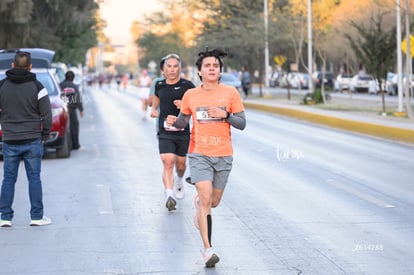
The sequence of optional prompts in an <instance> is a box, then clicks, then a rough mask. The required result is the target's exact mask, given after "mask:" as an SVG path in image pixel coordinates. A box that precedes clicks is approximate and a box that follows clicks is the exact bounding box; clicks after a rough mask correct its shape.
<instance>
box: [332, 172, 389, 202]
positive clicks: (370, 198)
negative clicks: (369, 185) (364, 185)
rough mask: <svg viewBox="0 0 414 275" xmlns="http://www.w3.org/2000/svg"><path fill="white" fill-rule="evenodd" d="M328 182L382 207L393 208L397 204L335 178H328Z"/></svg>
mask: <svg viewBox="0 0 414 275" xmlns="http://www.w3.org/2000/svg"><path fill="white" fill-rule="evenodd" d="M326 183H329V184H330V185H333V186H335V187H337V188H339V189H342V190H344V191H346V192H348V193H349V194H351V195H354V196H356V197H358V198H360V199H363V200H365V201H367V202H370V203H372V204H375V205H377V206H379V207H382V208H393V207H395V205H392V204H389V203H387V202H385V201H383V200H380V199H378V198H375V197H373V196H371V195H368V194H365V193H363V192H361V191H359V190H357V189H355V188H352V187H350V186H348V185H346V184H343V183H340V182H337V181H335V180H333V179H328V180H327V181H326Z"/></svg>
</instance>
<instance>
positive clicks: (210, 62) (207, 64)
mask: <svg viewBox="0 0 414 275" xmlns="http://www.w3.org/2000/svg"><path fill="white" fill-rule="evenodd" d="M200 74H201V77H202V79H203V82H206V81H207V82H217V81H218V79H219V77H220V63H219V61H218V59H217V58H216V57H214V56H209V57H206V58H204V59H203V63H202V64H201V70H200Z"/></svg>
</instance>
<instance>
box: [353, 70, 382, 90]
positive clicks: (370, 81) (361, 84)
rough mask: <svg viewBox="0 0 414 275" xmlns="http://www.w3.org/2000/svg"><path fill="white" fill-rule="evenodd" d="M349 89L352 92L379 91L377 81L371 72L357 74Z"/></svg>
mask: <svg viewBox="0 0 414 275" xmlns="http://www.w3.org/2000/svg"><path fill="white" fill-rule="evenodd" d="M349 90H350V91H351V92H352V93H363V92H365V93H370V94H371V93H378V91H379V87H378V83H377V81H376V80H375V79H374V78H373V77H372V75H369V74H363V75H361V74H357V75H354V77H352V79H351V81H350V82H349Z"/></svg>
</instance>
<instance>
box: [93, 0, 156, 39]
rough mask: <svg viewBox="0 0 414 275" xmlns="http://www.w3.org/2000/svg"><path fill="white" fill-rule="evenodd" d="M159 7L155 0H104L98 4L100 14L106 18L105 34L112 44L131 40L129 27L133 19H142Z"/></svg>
mask: <svg viewBox="0 0 414 275" xmlns="http://www.w3.org/2000/svg"><path fill="white" fill-rule="evenodd" d="M159 7H160V4H159V3H158V2H157V0H104V3H102V4H100V10H101V16H102V18H103V19H104V20H106V23H107V28H106V29H105V34H106V35H107V36H108V37H109V38H110V39H111V43H112V44H120V45H127V44H128V43H131V42H132V38H131V34H130V31H129V30H130V28H131V24H132V22H133V21H134V20H139V19H142V18H143V16H144V15H145V14H150V13H151V12H153V11H156V10H157V9H158V8H159Z"/></svg>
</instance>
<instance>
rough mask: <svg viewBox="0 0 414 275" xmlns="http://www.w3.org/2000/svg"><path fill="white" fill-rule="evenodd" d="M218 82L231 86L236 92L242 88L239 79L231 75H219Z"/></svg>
mask: <svg viewBox="0 0 414 275" xmlns="http://www.w3.org/2000/svg"><path fill="white" fill-rule="evenodd" d="M220 82H221V83H223V84H226V85H229V86H233V87H235V88H236V89H237V90H241V88H242V85H241V81H240V79H238V78H237V77H236V76H235V75H233V74H231V73H221V77H220Z"/></svg>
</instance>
